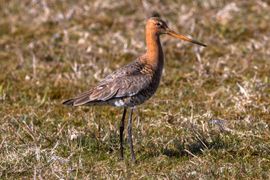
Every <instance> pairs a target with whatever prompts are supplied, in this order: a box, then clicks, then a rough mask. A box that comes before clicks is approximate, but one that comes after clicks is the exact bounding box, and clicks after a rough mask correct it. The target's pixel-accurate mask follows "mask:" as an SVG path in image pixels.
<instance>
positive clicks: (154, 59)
mask: <svg viewBox="0 0 270 180" xmlns="http://www.w3.org/2000/svg"><path fill="white" fill-rule="evenodd" d="M146 46H147V51H146V56H147V63H149V64H150V65H152V66H153V67H154V68H158V67H159V66H161V68H162V67H163V51H162V47H161V44H160V38H159V35H158V34H157V33H155V32H153V31H151V30H148V29H146Z"/></svg>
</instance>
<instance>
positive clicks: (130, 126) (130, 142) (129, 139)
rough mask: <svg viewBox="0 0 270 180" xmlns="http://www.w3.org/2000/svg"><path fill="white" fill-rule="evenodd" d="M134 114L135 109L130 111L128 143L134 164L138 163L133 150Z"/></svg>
mask: <svg viewBox="0 0 270 180" xmlns="http://www.w3.org/2000/svg"><path fill="white" fill-rule="evenodd" d="M132 113H133V108H131V109H130V114H129V119H128V141H129V146H130V153H131V159H132V161H133V162H135V161H136V158H135V153H134V149H133V140H132Z"/></svg>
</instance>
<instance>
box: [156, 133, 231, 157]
mask: <svg viewBox="0 0 270 180" xmlns="http://www.w3.org/2000/svg"><path fill="white" fill-rule="evenodd" d="M173 146H174V147H173V148H164V149H162V150H161V154H163V155H166V156H168V157H176V158H179V157H183V156H197V155H201V154H202V153H203V151H204V150H218V149H225V148H227V147H228V144H227V143H226V142H225V141H224V140H222V138H221V137H220V136H219V135H217V136H215V137H212V138H211V141H210V140H206V139H196V140H195V141H194V142H191V143H189V144H187V143H183V142H180V141H174V144H173Z"/></svg>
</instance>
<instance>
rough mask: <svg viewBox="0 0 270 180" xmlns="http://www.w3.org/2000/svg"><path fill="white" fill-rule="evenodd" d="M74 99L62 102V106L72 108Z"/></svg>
mask: <svg viewBox="0 0 270 180" xmlns="http://www.w3.org/2000/svg"><path fill="white" fill-rule="evenodd" d="M74 101H75V100H74V99H68V100H66V101H64V102H63V103H62V104H64V105H66V106H74Z"/></svg>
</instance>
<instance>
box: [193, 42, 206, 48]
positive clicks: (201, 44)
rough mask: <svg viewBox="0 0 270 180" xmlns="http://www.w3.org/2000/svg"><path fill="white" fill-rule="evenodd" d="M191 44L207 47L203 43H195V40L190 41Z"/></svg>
mask: <svg viewBox="0 0 270 180" xmlns="http://www.w3.org/2000/svg"><path fill="white" fill-rule="evenodd" d="M191 42H192V43H194V44H198V45H200V46H203V47H207V45H206V44H203V43H201V42H199V41H196V40H192V41H191Z"/></svg>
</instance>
